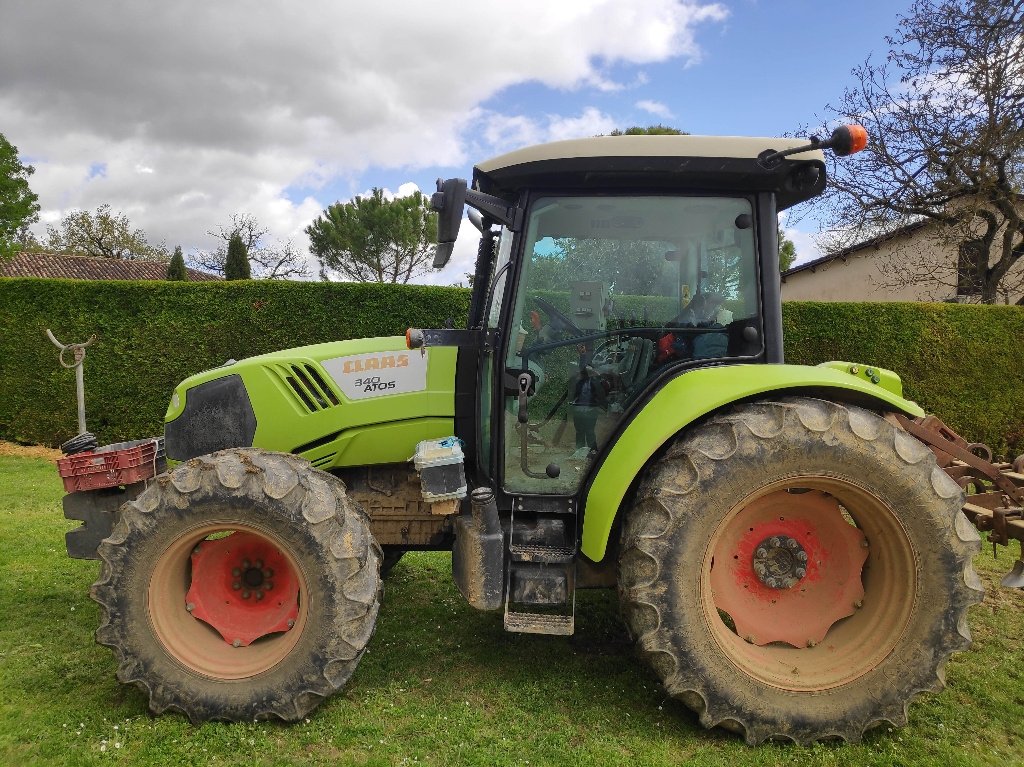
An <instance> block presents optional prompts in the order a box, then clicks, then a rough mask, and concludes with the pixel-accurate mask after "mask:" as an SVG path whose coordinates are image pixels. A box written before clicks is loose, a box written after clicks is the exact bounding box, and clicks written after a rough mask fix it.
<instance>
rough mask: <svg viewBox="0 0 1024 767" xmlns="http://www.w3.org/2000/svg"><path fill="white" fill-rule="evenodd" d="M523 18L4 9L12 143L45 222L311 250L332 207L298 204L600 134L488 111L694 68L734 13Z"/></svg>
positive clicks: (598, 123)
mask: <svg viewBox="0 0 1024 767" xmlns="http://www.w3.org/2000/svg"><path fill="white" fill-rule="evenodd" d="M517 15H518V18H520V19H529V23H523V24H518V25H516V26H515V27H514V28H513V27H511V26H510V25H509V20H508V18H507V10H506V9H505V8H503V7H501V6H499V5H486V4H485V5H483V6H472V7H471V8H469V9H466V8H461V7H456V4H450V3H435V4H424V3H421V2H415V3H414V2H398V1H397V0H393V2H391V3H387V4H379V3H378V4H361V3H338V2H330V0H316V1H312V0H311V1H310V2H306V3H303V4H302V5H301V6H297V5H295V4H293V3H285V2H283V0H279V2H276V3H261V4H258V5H251V4H248V3H240V2H226V3H207V2H199V0H181V1H180V2H175V3H161V4H155V5H154V4H148V3H146V4H144V3H122V2H116V0H94V1H93V2H90V3H71V4H67V5H66V6H62V8H61V12H60V13H59V14H54V13H53V12H52V9H51V7H50V6H49V5H48V4H46V3H8V4H6V5H5V6H4V23H3V24H2V25H0V72H3V73H4V76H3V78H0V114H2V115H3V116H4V124H3V131H4V133H5V135H6V136H7V137H8V139H10V140H11V141H12V142H13V143H15V144H16V145H17V146H18V147H19V149H20V150H21V152H22V154H23V155H25V156H27V157H29V158H30V161H31V162H32V163H33V164H34V165H35V167H36V171H37V172H36V175H34V176H33V178H32V187H33V189H34V190H35V191H36V192H37V193H38V194H39V196H40V201H41V203H42V205H43V208H44V210H43V214H42V219H43V220H44V221H53V220H55V219H56V218H58V217H59V216H60V214H61V213H63V212H65V211H67V210H69V209H71V208H87V209H95V208H96V206H98V205H99V204H101V203H110V204H111V206H112V207H113V209H115V210H120V211H124V212H125V213H127V214H128V215H129V217H130V218H131V220H132V223H133V224H135V225H136V226H141V227H142V228H144V229H145V230H146V231H147V232H148V233H149V234H150V236H151V238H152V239H154V240H157V241H159V240H161V239H162V240H166V241H167V243H168V244H169V245H174V244H177V243H181V244H182V245H183V246H184V247H185V248H186V250H189V249H191V248H195V247H203V246H204V245H206V237H205V233H206V231H207V230H209V229H213V228H215V227H216V226H218V225H220V224H222V223H226V222H227V220H228V219H229V217H230V216H231V214H232V213H236V212H244V213H248V214H251V215H253V216H255V217H256V218H257V219H258V220H259V221H260V222H261V223H262V224H263V225H264V226H266V227H268V228H269V229H270V232H271V235H272V236H273V237H274V238H276V239H279V240H285V239H288V238H294V239H295V240H296V244H297V245H298V246H299V247H300V248H304V247H305V240H304V235H303V234H302V230H303V228H304V227H305V225H306V224H308V223H309V221H310V220H311V219H312V218H314V217H315V216H316V215H317V214H318V213H319V212H320V210H321V209H322V208H323V207H324V205H325V204H326V203H328V202H332V201H333V200H320V199H317V198H316V197H315V196H313V195H312V194H311V195H310V196H304V197H302V199H300V200H296V199H295V196H294V194H292V193H290V190H293V189H296V188H298V189H308V190H312V193H313V194H315V192H316V190H319V189H323V188H324V187H325V186H327V185H330V184H334V185H337V184H338V183H339V182H341V183H342V184H347V185H348V186H349V188H353V187H355V188H358V187H357V186H356V185H357V184H358V185H360V186H361V185H363V184H365V183H367V182H366V181H362V180H361V174H363V173H364V172H365V171H366V170H367V169H368V168H381V169H409V170H415V169H417V168H424V167H433V166H450V167H453V168H459V169H460V170H461V171H462V172H463V173H464V172H465V170H464V169H465V167H466V166H467V165H468V164H469V162H470V159H471V158H472V159H477V158H479V157H481V156H487V155H488V154H493V153H494V151H500V150H502V149H503V148H506V147H511V146H518V145H522V144H524V143H531V142H533V141H540V140H547V139H552V138H567V137H572V136H580V135H593V134H595V133H605V132H608V130H610V129H611V127H614V125H613V124H612V122H611V119H610V118H609V117H608V116H607V115H606V114H604V113H603V112H601V111H599V110H597V109H586V110H584V111H583V112H582V113H580V114H577V115H568V116H566V115H548V116H544V117H542V118H529V117H523V116H517V115H500V114H497V113H495V112H493V111H491V112H487V113H484V112H483V111H482V110H480V108H479V105H481V104H483V103H484V102H486V101H487V100H488V99H490V98H491V97H493V96H494V95H495V94H497V93H499V92H500V91H501V90H502V89H504V88H506V87H509V86H512V85H517V84H524V83H539V84H541V85H544V86H547V87H550V88H555V89H588V88H589V89H597V90H602V89H614V88H618V87H620V86H619V85H618V84H616V83H615V82H614V80H615V78H614V77H613V76H612V74H611V73H612V72H613V70H614V71H615V72H616V73H618V74H620V75H621V74H622V72H623V71H628V70H624V69H623V67H642V66H644V65H646V64H653V63H657V62H664V61H667V60H670V59H680V60H682V62H683V63H692V62H695V61H697V60H699V57H700V50H699V47H698V45H697V43H696V39H695V37H694V33H695V29H696V28H697V27H698V26H699V25H700V24H702V23H707V22H718V21H721V20H723V19H724V18H725V17H726V15H727V12H726V11H725V9H724V8H723V7H722V6H721V5H718V4H707V3H704V4H701V3H699V2H698V1H697V0H684V1H683V2H679V0H648V2H645V3H644V5H643V7H642V8H639V7H636V6H634V5H632V4H629V3H621V2H619V0H590V1H589V2H578V3H554V4H553V3H548V2H541V0H523V1H522V2H520V3H519V5H518V6H517ZM643 77H644V76H643V73H642V72H639V73H636V78H637V81H638V82H639V81H642V79H643ZM481 125H483V126H484V130H483V132H482V133H481V134H478V133H477V131H476V129H477V128H479V127H480V126H481ZM478 151H479V154H477V152H478ZM470 152H473V153H474V154H472V155H470V154H469V153H470ZM99 168H102V172H96V170H97V169H99ZM371 181H372V180H371ZM404 188H406V185H402V187H399V191H398V193H399V194H402V193H403V189H404Z"/></svg>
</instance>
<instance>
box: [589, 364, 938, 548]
mask: <svg viewBox="0 0 1024 767" xmlns="http://www.w3.org/2000/svg"><path fill="white" fill-rule="evenodd" d="M867 368H868V366H866V365H857V364H854V363H846V362H841V363H840V362H826V363H823V364H822V365H819V366H816V367H811V366H807V365H729V366H722V367H708V368H700V369H698V370H691V371H689V372H687V373H683V374H682V375H680V376H678V377H677V378H674V379H672V380H671V381H669V382H668V383H667V384H665V386H663V387H662V388H661V389H660V390H659V391H658V392H657V393H655V395H654V396H653V397H652V398H651V400H650V401H649V402H648V403H647V404H646V405H645V406H644V408H643V410H641V411H640V412H639V413H638V414H637V415H636V417H635V418H634V419H633V420H632V421H631V422H630V423H629V425H628V426H627V427H626V429H625V430H624V431H623V432H622V434H621V435H620V436H619V438H618V440H617V441H616V443H615V445H614V446H613V447H612V449H611V451H610V452H609V453H608V456H607V457H606V458H605V460H604V462H603V463H602V464H601V466H600V467H599V468H598V471H597V475H596V477H595V479H594V481H593V483H592V484H591V486H590V489H589V491H588V492H587V496H586V502H585V516H584V519H583V543H582V546H581V551H582V552H583V553H584V554H585V555H586V556H587V557H589V558H590V559H592V560H594V561H595V562H599V561H600V560H602V559H603V558H604V555H605V551H606V549H607V546H608V535H609V533H610V532H611V528H612V523H613V522H614V520H615V515H616V513H617V512H618V509H619V505H620V504H621V503H622V499H623V498H624V497H625V495H626V492H627V491H628V490H629V487H630V485H631V484H632V483H633V481H634V480H635V479H636V477H637V475H638V474H639V473H640V472H641V471H642V470H643V467H644V465H645V464H646V463H647V461H648V460H649V459H650V458H651V456H653V455H654V453H655V452H657V451H658V449H659V448H661V446H662V445H664V444H665V443H666V442H667V441H668V440H670V439H671V438H672V437H673V436H674V435H675V434H676V433H678V432H679V431H681V430H682V429H684V428H686V427H687V426H689V425H690V424H691V423H693V422H694V421H696V420H697V419H698V418H701V417H702V416H705V415H707V414H708V413H711V412H713V411H715V410H718V409H719V408H722V407H725V406H726V405H729V404H730V403H733V402H736V401H738V400H742V399H746V398H749V397H757V396H759V395H776V394H777V395H786V394H795V393H801V394H811V395H812V396H818V397H828V398H832V399H836V400H844V399H846V400H849V399H854V400H856V401H863V402H865V403H870V404H871V406H874V407H877V408H878V409H879V410H889V411H898V412H901V413H905V414H907V415H910V416H913V417H918V416H922V415H924V411H923V410H922V409H921V408H920V407H919V406H918V405H917V404H916V403H914V402H911V401H909V400H906V399H903V397H902V396H901V392H902V386H901V384H900V381H899V377H898V376H896V374H895V373H892V372H891V371H888V370H882V369H881V368H875V369H874V370H877V371H879V373H878V376H877V377H878V379H879V383H875V382H873V381H872V380H871V379H870V378H865V376H864V374H863V371H864V370H865V369H867Z"/></svg>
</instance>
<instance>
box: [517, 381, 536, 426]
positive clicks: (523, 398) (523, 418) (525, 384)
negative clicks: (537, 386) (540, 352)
mask: <svg viewBox="0 0 1024 767" xmlns="http://www.w3.org/2000/svg"><path fill="white" fill-rule="evenodd" d="M517 383H518V385H519V412H518V416H517V417H518V418H519V423H526V422H527V421H529V420H530V414H529V412H528V411H529V405H528V404H527V401H528V400H529V398H530V389H532V388H533V373H531V372H529V371H528V370H524V371H523V372H522V373H520V374H519V378H518V379H517Z"/></svg>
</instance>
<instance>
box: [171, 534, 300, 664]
mask: <svg viewBox="0 0 1024 767" xmlns="http://www.w3.org/2000/svg"><path fill="white" fill-rule="evenodd" d="M191 559H192V583H191V585H190V586H189V589H188V593H187V594H186V595H185V609H186V610H188V611H189V612H191V613H192V617H193V618H196V619H198V620H201V621H203V622H204V623H207V624H209V625H210V626H212V627H213V628H214V629H216V630H217V632H218V633H219V634H220V635H221V637H223V639H224V641H225V642H227V643H228V644H231V645H234V646H235V647H245V646H247V645H249V644H251V643H252V642H254V641H256V640H257V639H259V638H260V637H263V636H266V635H268V634H274V633H277V632H282V631H288V630H289V629H290V628H291V627H292V626H294V625H295V618H296V616H297V615H298V611H299V604H298V597H299V586H298V578H296V576H295V573H293V572H292V570H291V568H290V567H289V565H288V562H287V560H286V559H285V558H284V555H283V554H282V553H281V551H280V550H279V549H278V548H277V547H275V546H274V545H273V544H272V542H271V541H269V540H268V539H266V538H264V537H263V536H261V535H257V534H255V533H249V532H239V531H236V532H234V533H232V534H231V535H228V536H226V537H224V538H217V539H214V540H204V541H201V542H200V543H199V545H197V546H196V547H195V549H193V551H192V558H191Z"/></svg>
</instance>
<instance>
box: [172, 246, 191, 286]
mask: <svg viewBox="0 0 1024 767" xmlns="http://www.w3.org/2000/svg"><path fill="white" fill-rule="evenodd" d="M167 279H169V280H178V281H184V280H187V279H188V272H187V271H185V257H184V256H182V255H181V245H178V246H177V247H175V249H174V255H173V256H171V262H170V263H169V264H168V265H167Z"/></svg>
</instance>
